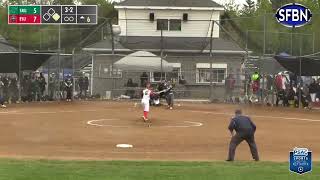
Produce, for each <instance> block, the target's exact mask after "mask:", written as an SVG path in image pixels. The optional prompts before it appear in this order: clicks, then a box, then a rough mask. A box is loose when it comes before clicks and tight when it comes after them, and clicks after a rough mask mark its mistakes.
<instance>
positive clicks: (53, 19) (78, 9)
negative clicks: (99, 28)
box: [8, 5, 98, 25]
mask: <svg viewBox="0 0 320 180" xmlns="http://www.w3.org/2000/svg"><path fill="white" fill-rule="evenodd" d="M97 12H98V10H97V6H96V5H83V6H82V5H81V6H77V5H30V6H29V5H9V6H8V24H25V25H27V24H39V25H40V24H83V25H91V24H92V25H95V24H97Z"/></svg>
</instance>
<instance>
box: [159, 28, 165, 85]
mask: <svg viewBox="0 0 320 180" xmlns="http://www.w3.org/2000/svg"><path fill="white" fill-rule="evenodd" d="M163 26H164V25H163V24H162V25H161V39H160V43H161V51H160V61H161V76H160V80H161V81H162V74H163V64H162V63H163Z"/></svg>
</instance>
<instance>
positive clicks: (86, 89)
mask: <svg viewBox="0 0 320 180" xmlns="http://www.w3.org/2000/svg"><path fill="white" fill-rule="evenodd" d="M88 90H89V78H88V77H87V76H84V81H83V91H84V97H86V98H87V92H88Z"/></svg>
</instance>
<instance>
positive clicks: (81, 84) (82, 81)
mask: <svg viewBox="0 0 320 180" xmlns="http://www.w3.org/2000/svg"><path fill="white" fill-rule="evenodd" d="M78 85H79V89H80V93H79V97H80V99H81V98H82V97H83V96H82V94H83V93H84V94H85V92H83V91H84V77H83V76H80V78H79V82H78Z"/></svg>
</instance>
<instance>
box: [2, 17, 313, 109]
mask: <svg viewBox="0 0 320 180" xmlns="http://www.w3.org/2000/svg"><path fill="white" fill-rule="evenodd" d="M315 16H317V15H315ZM130 18H131V19H130ZM130 18H128V17H122V16H121V15H119V21H118V23H119V25H115V26H112V25H111V21H109V20H108V19H103V18H102V19H101V22H100V23H99V24H98V25H96V26H84V27H78V26H68V27H67V26H54V27H53V26H41V27H40V28H39V27H37V28H35V27H29V26H28V27H25V26H23V27H19V28H18V27H14V26H12V27H10V28H11V30H12V31H13V30H14V29H15V30H16V31H20V32H25V31H28V32H29V31H34V32H35V37H34V38H37V41H33V42H38V43H29V42H28V37H23V36H20V37H19V38H17V39H15V40H10V39H9V40H8V41H6V42H3V43H2V44H4V45H5V46H10V43H13V44H14V45H13V46H15V48H13V49H12V50H11V51H10V52H8V51H6V52H3V53H2V54H11V57H10V58H12V59H14V62H15V63H12V62H10V66H8V69H9V68H11V69H14V70H13V71H10V73H9V72H6V71H5V70H4V69H5V68H2V69H1V70H3V71H2V72H3V73H2V78H1V79H2V82H4V83H3V84H4V85H3V86H2V91H1V92H2V93H3V94H5V95H4V97H5V100H6V101H8V102H12V101H18V100H22V101H40V100H60V99H65V98H67V92H68V91H69V92H70V91H72V94H73V97H74V98H79V99H86V98H100V99H112V98H124V99H132V98H134V99H135V98H140V96H141V94H140V93H141V90H142V89H143V88H144V86H145V84H146V82H150V83H151V84H152V86H153V89H154V90H156V91H157V90H161V86H162V84H163V82H164V81H168V82H169V83H170V84H172V85H173V87H174V93H175V98H177V99H201V100H210V101H216V102H224V101H225V102H234V103H247V102H249V101H250V102H262V103H264V104H276V99H277V97H278V95H277V94H278V90H277V87H276V85H275V82H276V75H277V74H278V73H279V72H281V71H285V70H286V69H284V68H283V67H282V66H280V65H279V63H278V62H277V61H276V60H275V59H274V58H273V56H274V55H276V54H278V53H280V52H286V53H288V54H291V55H296V56H300V55H307V54H312V53H315V52H317V50H318V49H319V47H317V45H316V43H315V41H316V40H317V39H318V38H319V37H318V36H317V35H316V34H315V33H313V32H312V31H310V29H308V28H307V27H306V29H305V31H304V27H302V28H301V29H299V30H298V29H297V30H295V29H294V30H288V29H286V28H284V27H282V26H280V25H278V24H277V22H275V20H274V17H272V15H271V14H265V15H260V16H257V17H250V19H248V18H247V17H244V18H236V19H232V18H231V19H222V20H217V21H213V20H210V19H209V20H208V19H194V20H188V21H187V22H184V21H183V20H179V21H178V20H170V19H162V20H159V21H158V20H154V21H152V22H150V19H135V18H134V17H130ZM271 18H272V19H271ZM313 18H316V17H313ZM248 20H250V21H252V23H253V24H252V25H251V26H248V27H246V28H240V27H244V26H242V24H243V23H244V22H245V21H248ZM123 24H125V26H124V25H123ZM145 24H147V25H148V26H144V25H145ZM111 27H112V28H111ZM124 27H125V28H124ZM271 27H276V29H277V31H274V28H272V30H273V31H271ZM237 28H238V29H237ZM185 29H186V31H184V30H185ZM8 30H9V29H8ZM181 32H183V36H182V35H181ZM179 34H180V35H179ZM143 35H145V36H143ZM8 42H10V43H8ZM8 49H10V48H8ZM141 51H142V52H149V53H152V55H151V56H152V58H154V57H156V61H161V63H160V64H162V65H164V64H163V61H165V62H166V63H167V64H168V65H169V66H170V67H171V68H172V69H171V70H170V71H166V70H164V69H163V67H162V65H159V63H158V64H154V62H151V61H150V62H149V63H145V64H139V63H137V64H136V65H137V66H139V68H138V69H136V68H137V67H136V66H135V64H134V63H133V64H132V65H131V66H132V69H130V68H128V69H121V68H118V67H117V64H116V63H117V62H118V61H119V60H121V59H123V58H126V57H135V58H136V62H140V61H142V60H143V59H148V58H150V54H149V56H140V55H132V54H134V53H137V52H141ZM152 58H151V59H152ZM151 67H155V69H157V70H154V69H151ZM254 72H258V73H259V74H260V77H259V79H258V80H254V81H253V80H252V78H251V76H252V74H253V73H254ZM19 76H20V78H19ZM296 76H297V75H296ZM255 81H256V82H255ZM257 82H258V87H254V86H257V85H255V84H254V83H257ZM288 82H289V83H288V84H290V85H292V82H291V81H290V80H289V81H288ZM70 83H71V84H70ZM295 88H296V87H295Z"/></svg>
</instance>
